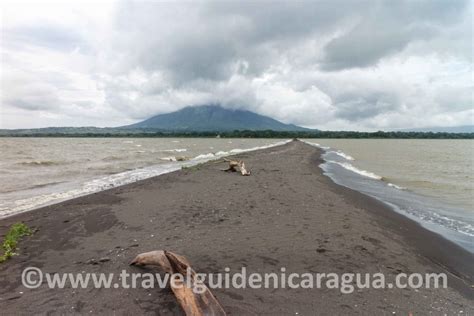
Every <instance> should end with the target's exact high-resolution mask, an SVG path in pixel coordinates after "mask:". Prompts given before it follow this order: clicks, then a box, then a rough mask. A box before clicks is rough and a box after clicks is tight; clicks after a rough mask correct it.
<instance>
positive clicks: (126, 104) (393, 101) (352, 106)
mask: <svg viewBox="0 0 474 316" xmlns="http://www.w3.org/2000/svg"><path fill="white" fill-rule="evenodd" d="M472 7H473V5H472V4H471V3H470V2H466V1H454V2H448V1H418V2H415V3H414V2H405V1H398V2H396V3H394V2H393V1H379V0H373V1H360V2H358V5H357V6H349V5H348V4H346V5H341V3H337V2H332V1H319V2H312V1H311V2H296V3H295V2H287V3H281V4H280V5H278V6H276V5H275V6H270V5H268V3H266V2H258V3H256V2H248V3H244V4H239V5H237V4H234V3H230V2H224V3H222V2H207V1H200V2H197V3H195V4H193V5H192V6H191V5H190V4H187V3H174V4H172V3H168V2H167V3H163V2H143V1H139V2H134V1H123V2H122V1H120V2H115V1H103V2H87V1H86V2H81V1H69V2H62V1H61V2H59V1H55V2H46V3H39V2H27V1H19V2H16V1H15V2H13V1H7V2H4V3H2V13H3V21H2V41H1V54H2V105H1V109H0V115H1V118H0V127H2V128H22V127H39V126H51V125H55V126H64V125H74V126H80V125H97V126H117V125H122V124H123V125H125V124H129V123H131V122H133V121H135V120H139V119H143V118H147V117H149V116H152V115H154V114H158V113H165V112H170V111H174V110H177V109H179V108H182V107H184V106H187V105H200V104H207V103H220V104H222V105H223V106H226V107H233V108H235V107H238V108H244V109H248V110H251V111H255V112H258V113H260V114H264V115H269V116H272V117H274V118H276V119H279V120H281V121H284V122H286V123H294V124H299V125H304V126H308V127H315V128H320V129H359V130H376V129H387V128H403V127H421V126H430V125H431V126H433V125H461V124H472V122H473V118H474V117H473V111H472V109H473V98H472V88H473V82H472V73H473V72H472V71H473V65H472V29H471V27H470V26H471V23H472ZM470 49H471V51H469V50H470ZM31 117H34V118H35V119H32V118H31Z"/></svg>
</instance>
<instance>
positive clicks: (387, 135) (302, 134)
mask: <svg viewBox="0 0 474 316" xmlns="http://www.w3.org/2000/svg"><path fill="white" fill-rule="evenodd" d="M0 137H207V138H215V137H222V138H374V139H473V138H474V133H433V132H383V131H378V132H351V131H294V132H290V131H273V130H264V131H250V130H243V131H240V130H235V131H229V132H154V131H143V132H141V131H133V132H132V131H130V132H120V133H115V132H104V133H89V132H86V133H81V132H77V133H60V132H54V133H48V132H42V133H35V132H33V133H5V132H4V133H0Z"/></svg>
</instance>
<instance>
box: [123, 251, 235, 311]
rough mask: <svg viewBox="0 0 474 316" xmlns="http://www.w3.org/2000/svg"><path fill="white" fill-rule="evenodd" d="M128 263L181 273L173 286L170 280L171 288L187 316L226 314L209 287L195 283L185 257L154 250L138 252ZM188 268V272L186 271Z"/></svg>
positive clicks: (193, 274)
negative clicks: (180, 276)
mask: <svg viewBox="0 0 474 316" xmlns="http://www.w3.org/2000/svg"><path fill="white" fill-rule="evenodd" d="M130 264H131V265H136V266H144V265H157V266H160V267H161V268H162V269H163V270H164V271H165V272H166V273H169V274H170V275H173V274H181V275H182V276H183V278H182V280H181V281H180V280H179V279H175V281H176V282H174V286H173V282H171V290H172V291H173V293H174V295H175V296H176V299H177V300H178V302H179V304H180V305H181V307H182V308H183V310H184V312H185V313H186V315H187V316H225V315H226V313H225V311H224V309H223V308H222V306H221V305H220V304H219V302H218V301H217V299H216V298H215V296H214V295H212V293H211V291H210V290H209V288H208V287H207V286H206V285H204V284H203V283H199V284H197V283H196V280H195V276H196V272H195V271H194V270H193V269H192V268H191V265H190V263H189V261H188V260H187V259H186V258H185V257H183V256H180V255H178V254H175V253H173V252H170V251H166V250H156V251H150V252H145V253H141V254H139V255H138V256H136V257H135V259H133V261H132V262H131V263H130ZM188 269H189V271H190V273H189V274H188V273H187V271H188ZM189 276H191V280H187V278H188V277H189ZM188 285H191V287H188ZM197 286H199V289H200V290H198V291H196V290H194V289H195V288H196V287H197ZM203 289H204V290H203Z"/></svg>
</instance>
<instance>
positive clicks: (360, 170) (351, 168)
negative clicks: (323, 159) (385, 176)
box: [327, 160, 382, 180]
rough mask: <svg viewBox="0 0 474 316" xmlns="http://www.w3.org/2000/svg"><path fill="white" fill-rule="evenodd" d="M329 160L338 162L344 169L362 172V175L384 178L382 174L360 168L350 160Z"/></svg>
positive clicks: (377, 178)
mask: <svg viewBox="0 0 474 316" xmlns="http://www.w3.org/2000/svg"><path fill="white" fill-rule="evenodd" d="M327 162H328V163H334V164H337V165H339V166H341V167H343V168H344V169H347V170H350V171H352V172H355V173H357V174H360V175H362V176H364V177H367V178H371V179H376V180H382V177H381V176H379V175H377V174H375V173H373V172H370V171H366V170H362V169H359V168H357V167H355V166H353V165H351V164H350V163H348V162H338V161H332V160H328V161H327Z"/></svg>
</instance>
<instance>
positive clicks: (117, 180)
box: [0, 140, 291, 218]
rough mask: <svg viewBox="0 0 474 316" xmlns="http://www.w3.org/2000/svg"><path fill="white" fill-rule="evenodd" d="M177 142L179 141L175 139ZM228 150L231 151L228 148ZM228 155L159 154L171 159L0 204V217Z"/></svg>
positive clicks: (268, 146)
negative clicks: (184, 156) (187, 156)
mask: <svg viewBox="0 0 474 316" xmlns="http://www.w3.org/2000/svg"><path fill="white" fill-rule="evenodd" d="M290 141H291V140H287V141H280V142H276V143H273V144H270V145H265V146H260V147H253V148H249V149H238V152H249V151H254V150H258V149H265V148H271V147H275V146H279V145H284V144H286V143H288V142H290ZM173 142H175V141H173ZM176 142H179V141H176ZM230 152H232V150H231V151H230ZM226 155H229V152H225V151H220V152H218V153H216V154H213V153H208V154H202V155H199V156H197V157H195V158H194V159H192V160H190V161H186V162H182V161H176V157H174V156H171V157H163V158H160V159H162V160H166V161H171V162H169V163H163V164H159V165H154V166H150V167H145V168H140V169H134V170H130V171H125V172H120V173H116V174H113V175H109V176H105V177H102V178H99V179H94V180H91V181H87V182H84V183H82V184H81V183H78V184H77V186H78V188H77V189H72V190H68V191H65V192H54V193H48V194H42V195H38V196H34V197H30V198H26V199H21V200H16V201H14V202H13V203H12V204H10V205H6V204H3V205H0V218H4V217H8V216H11V215H14V214H17V213H21V212H25V211H29V210H32V209H35V208H38V207H42V206H46V205H50V204H53V203H58V202H62V201H65V200H69V199H72V198H76V197H80V196H83V195H87V194H91V193H95V192H99V191H103V190H106V189H111V188H113V187H117V186H121V185H125V184H129V183H133V182H136V181H139V180H143V179H147V178H151V177H155V176H159V175H161V174H164V173H169V172H173V171H176V170H179V169H181V167H182V166H193V165H196V164H198V163H203V162H206V161H209V160H212V159H215V158H216V157H221V156H226Z"/></svg>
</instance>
